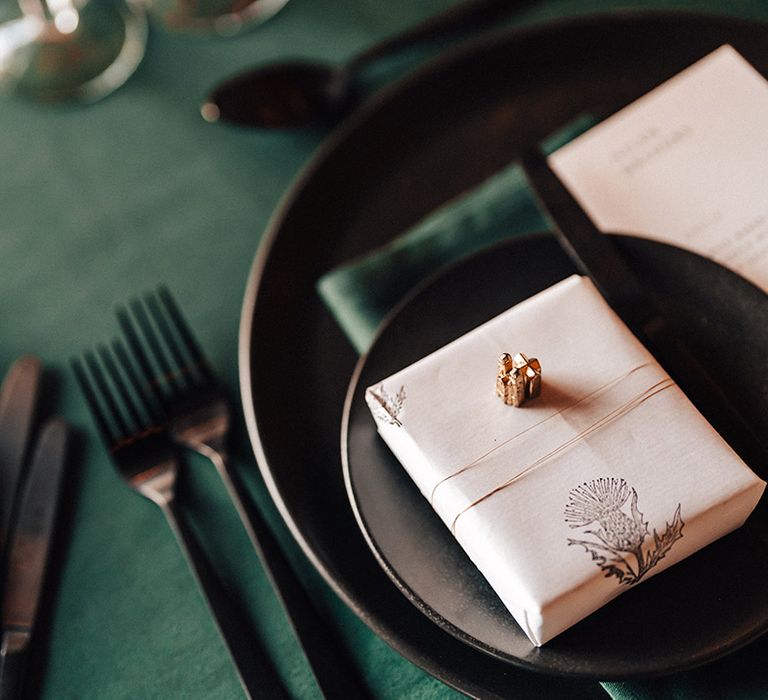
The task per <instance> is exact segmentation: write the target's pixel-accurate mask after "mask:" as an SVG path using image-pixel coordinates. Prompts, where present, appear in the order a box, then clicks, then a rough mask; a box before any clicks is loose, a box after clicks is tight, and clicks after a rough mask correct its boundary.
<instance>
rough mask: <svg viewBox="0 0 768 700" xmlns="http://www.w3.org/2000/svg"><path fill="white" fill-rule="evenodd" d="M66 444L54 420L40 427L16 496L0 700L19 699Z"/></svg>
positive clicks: (62, 426)
mask: <svg viewBox="0 0 768 700" xmlns="http://www.w3.org/2000/svg"><path fill="white" fill-rule="evenodd" d="M68 440H69V426H68V425H67V424H66V423H65V422H64V421H63V420H61V419H60V418H52V419H50V420H48V421H47V422H46V423H45V425H43V427H42V428H41V430H40V437H39V438H38V440H37V444H36V446H35V451H34V455H33V457H32V460H31V463H30V466H29V470H28V474H27V476H26V479H25V480H24V484H23V486H22V488H21V490H20V494H19V498H18V504H17V507H16V517H15V520H14V525H13V530H12V532H11V536H10V538H9V540H8V552H7V555H6V557H5V561H6V568H5V576H4V579H3V598H2V642H0V700H16V698H19V697H22V686H23V683H24V675H25V671H26V665H27V664H26V662H27V652H28V650H29V643H30V639H31V637H32V633H33V631H34V627H35V619H36V617H37V611H38V607H39V603H40V598H41V595H42V592H43V583H44V580H45V573H46V570H47V564H48V554H49V550H50V544H51V539H52V537H53V534H54V525H55V523H56V512H57V510H58V504H59V500H60V499H59V496H60V492H61V486H62V484H63V480H64V468H65V465H66V457H67V443H68Z"/></svg>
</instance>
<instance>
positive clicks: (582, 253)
mask: <svg viewBox="0 0 768 700" xmlns="http://www.w3.org/2000/svg"><path fill="white" fill-rule="evenodd" d="M522 165H523V170H524V171H525V173H526V175H527V177H528V181H529V183H530V185H531V187H532V189H533V192H534V195H535V196H536V198H537V200H538V202H539V205H540V207H541V209H542V211H544V212H545V213H546V214H548V218H549V220H550V221H551V223H552V232H553V233H554V235H555V237H556V238H557V240H558V242H559V243H560V246H561V247H562V248H563V250H564V251H565V252H566V254H567V255H568V256H569V257H570V258H571V260H572V261H573V263H574V264H575V265H576V268H577V270H579V272H581V273H582V274H586V275H588V276H589V277H590V278H591V279H592V281H593V282H594V283H595V286H596V287H597V288H598V290H599V291H600V293H601V294H602V295H603V297H604V298H605V300H606V301H607V302H608V304H609V305H610V306H611V307H612V308H613V310H614V311H615V312H616V313H617V314H618V315H619V317H620V318H621V319H622V321H624V323H626V324H627V326H629V328H630V330H631V331H632V332H633V333H634V334H635V335H636V336H637V338H638V339H639V340H640V342H642V343H643V344H644V345H645V346H646V347H647V348H648V350H649V351H650V352H651V354H652V355H653V356H654V357H655V358H656V360H657V361H658V362H659V364H661V366H662V367H663V368H664V369H665V370H666V371H667V372H668V373H669V375H670V376H671V377H672V379H674V380H675V382H677V384H678V385H680V387H681V388H682V389H683V391H685V392H686V394H688V398H689V399H691V401H692V402H693V404H694V405H695V406H696V407H697V408H698V409H699V411H700V412H701V413H702V414H703V415H704V417H705V418H706V419H707V420H708V421H709V422H710V423H713V424H715V425H717V426H718V430H719V432H720V434H721V435H722V437H723V438H724V439H725V440H726V442H728V443H729V444H731V446H732V447H733V448H734V449H735V450H736V451H737V452H738V453H739V454H740V456H741V457H742V459H744V461H746V462H747V463H748V464H749V465H750V466H752V468H753V469H755V470H756V471H760V472H762V473H763V474H765V471H766V470H768V448H766V446H765V444H764V442H763V440H762V439H761V438H760V437H759V436H758V435H757V434H756V433H755V432H754V431H753V430H752V428H751V427H750V426H749V425H748V423H747V422H746V421H745V420H744V418H743V417H742V416H741V414H740V413H739V412H738V410H737V409H736V408H735V406H734V405H733V403H732V402H731V400H730V399H729V398H728V397H727V396H726V395H725V394H724V393H723V391H722V389H721V388H720V386H719V385H718V384H717V383H716V382H715V381H714V380H713V379H712V377H711V376H710V374H709V373H708V372H707V371H706V369H705V368H704V366H703V365H702V363H701V362H700V361H699V360H698V358H696V357H695V356H694V355H693V354H692V353H691V351H690V350H689V349H688V347H687V346H686V344H685V343H684V342H683V340H682V339H681V338H680V336H679V335H678V334H677V332H675V330H674V328H673V327H672V326H671V325H670V324H669V322H668V321H667V318H666V317H665V315H664V312H663V310H662V309H661V308H660V307H659V305H658V304H657V303H656V301H655V299H654V298H653V297H651V296H650V294H648V293H647V291H646V290H645V289H644V287H643V285H642V284H641V282H640V280H639V279H638V278H637V276H636V275H635V273H634V272H633V271H632V269H631V268H630V267H629V265H628V264H627V262H626V260H625V259H624V257H623V256H622V254H621V252H620V251H619V250H618V248H616V246H615V244H614V243H613V241H612V240H611V237H610V236H607V235H605V234H604V233H603V232H602V231H600V230H599V229H598V228H597V227H596V226H595V224H594V223H593V222H592V220H591V219H590V218H589V216H587V214H586V212H585V211H584V210H583V209H582V208H581V206H580V205H579V203H578V202H577V201H576V199H575V198H574V197H573V195H572V194H571V193H570V192H569V191H568V189H567V188H566V187H565V185H564V184H563V183H562V182H561V181H560V179H559V178H558V177H557V175H556V174H555V173H554V172H553V171H552V170H551V169H550V167H549V164H548V163H547V161H546V158H545V156H544V155H543V154H542V153H541V152H539V151H533V150H532V151H528V152H526V153H525V154H524V155H523V158H522Z"/></svg>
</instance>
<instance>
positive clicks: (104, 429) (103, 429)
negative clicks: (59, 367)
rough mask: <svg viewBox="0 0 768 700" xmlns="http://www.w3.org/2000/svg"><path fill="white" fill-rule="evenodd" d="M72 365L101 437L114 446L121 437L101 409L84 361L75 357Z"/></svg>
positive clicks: (71, 362) (71, 361) (110, 445)
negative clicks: (83, 363)
mask: <svg viewBox="0 0 768 700" xmlns="http://www.w3.org/2000/svg"><path fill="white" fill-rule="evenodd" d="M70 365H71V366H72V370H73V371H74V373H75V378H76V379H77V383H78V385H79V386H80V391H82V392H83V396H85V402H86V403H87V404H88V408H89V409H90V411H91V415H92V416H93V419H94V421H95V422H96V427H97V428H98V429H99V432H100V433H101V439H102V440H103V441H104V442H105V443H106V444H107V445H108V446H109V447H112V446H113V445H115V443H117V441H118V440H119V437H118V436H117V435H116V434H115V433H114V431H113V430H112V428H111V427H110V425H109V423H108V422H107V419H106V416H105V415H104V412H103V411H102V410H101V406H100V405H99V401H98V399H97V398H96V393H95V392H94V390H93V386H92V384H91V381H90V380H89V379H88V375H87V374H86V373H85V369H84V367H83V365H82V363H81V362H80V360H78V359H77V358H73V359H72V360H70Z"/></svg>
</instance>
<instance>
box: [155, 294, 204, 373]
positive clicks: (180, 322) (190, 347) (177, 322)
mask: <svg viewBox="0 0 768 700" xmlns="http://www.w3.org/2000/svg"><path fill="white" fill-rule="evenodd" d="M157 294H158V296H159V297H160V299H161V300H162V302H163V304H164V306H165V309H166V311H167V312H168V316H170V318H171V321H173V325H174V327H175V328H176V331H177V333H178V334H179V337H180V338H181V340H182V343H183V344H184V346H185V347H186V350H187V352H188V353H189V355H190V357H191V358H192V361H193V363H194V365H195V367H197V369H198V371H199V372H200V374H201V375H202V376H203V378H204V379H205V380H206V381H209V382H212V381H213V372H212V371H211V368H210V366H209V365H208V360H207V359H206V357H205V355H203V353H202V351H201V350H200V346H199V345H198V344H197V341H196V340H195V337H194V335H193V334H192V331H191V330H190V328H189V326H188V325H187V323H186V321H185V320H184V317H183V316H182V315H181V311H180V310H179V307H178V306H177V305H176V302H175V301H174V299H173V296H172V295H171V292H170V290H169V289H168V287H166V286H165V285H161V286H160V287H159V288H158V290H157Z"/></svg>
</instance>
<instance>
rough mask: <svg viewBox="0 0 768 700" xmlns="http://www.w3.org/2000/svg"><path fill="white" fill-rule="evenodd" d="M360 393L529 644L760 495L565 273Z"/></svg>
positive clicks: (715, 531)
mask: <svg viewBox="0 0 768 700" xmlns="http://www.w3.org/2000/svg"><path fill="white" fill-rule="evenodd" d="M518 353H521V354H522V356H521V357H516V355H517V354H518ZM507 356H509V357H507ZM529 358H530V359H529ZM533 358H537V359H533ZM497 363H498V364H497ZM505 371H506V372H507V374H508V375H513V374H514V377H512V376H508V377H507V379H508V380H509V381H508V382H507V383H506V384H503V383H501V384H500V382H501V378H502V374H503V373H504V372H505ZM505 381H506V380H505ZM517 382H520V383H519V384H518V383H517ZM510 387H511V388H510ZM510 392H512V393H510ZM526 392H527V393H526ZM513 394H514V396H515V397H516V398H517V399H518V400H517V401H514V400H513V398H512V395H513ZM505 397H507V398H505ZM507 399H509V400H507ZM366 400H367V402H368V405H369V407H370V409H371V412H372V414H373V416H374V419H375V420H376V423H377V428H378V431H379V433H380V435H381V437H382V438H383V439H384V440H385V441H386V443H387V444H388V445H389V447H390V449H391V450H392V451H393V452H394V453H395V455H396V456H397V457H398V459H399V460H400V462H401V463H402V465H403V466H404V467H405V469H406V470H407V472H408V473H409V475H410V476H411V478H412V479H413V481H414V482H415V484H416V485H417V487H418V488H419V489H420V491H421V493H422V494H423V495H424V497H425V498H427V499H428V501H429V502H430V504H431V505H432V507H433V508H434V509H435V511H436V512H437V513H438V515H439V516H440V518H441V519H442V520H443V522H444V523H445V525H446V526H447V527H448V528H450V530H451V532H452V533H453V534H454V536H455V537H456V539H457V541H458V542H459V544H460V545H461V546H462V547H463V548H464V550H465V551H466V552H467V554H468V555H469V557H470V558H471V559H472V561H473V562H474V563H475V565H476V566H477V567H478V569H479V570H480V571H481V572H482V574H483V575H484V576H485V577H486V579H487V580H488V582H489V583H490V585H491V586H492V587H493V588H494V590H495V591H496V593H497V594H498V595H499V597H500V598H501V600H502V601H503V603H504V604H505V606H506V607H507V608H508V609H509V611H510V613H511V614H512V615H513V616H514V617H515V619H516V620H517V622H518V623H519V624H520V626H521V627H522V628H523V630H525V632H526V634H527V635H528V637H529V638H530V640H531V642H532V643H533V644H535V645H537V646H539V645H541V644H543V643H545V642H547V641H548V640H550V639H552V638H553V637H554V636H556V635H557V634H559V633H560V632H562V631H563V630H565V629H567V628H568V627H570V626H571V625H573V624H575V623H576V622H578V621H579V620H581V619H582V618H584V617H585V616H587V615H589V614H590V613H591V612H593V611H594V610H596V609H598V608H599V607H601V606H602V605H604V604H605V603H607V602H608V601H610V600H611V599H612V598H614V597H616V596H617V595H619V594H620V593H622V592H624V591H627V590H629V589H630V588H631V587H633V586H634V585H636V584H638V583H640V582H641V581H643V580H646V579H648V578H650V577H651V576H653V575H655V574H658V573H660V572H661V571H663V570H664V569H666V568H667V567H668V566H671V565H672V564H675V563H676V562H678V561H680V560H682V559H684V558H685V557H687V556H688V555H690V554H692V553H693V552H695V551H696V550H698V549H700V548H701V547H704V546H705V545H707V544H709V543H710V542H712V541H714V540H715V539H717V538H719V537H721V536H723V535H725V534H726V533H728V532H730V531H732V530H734V529H735V528H737V527H739V526H740V525H741V524H742V523H743V522H744V520H745V519H746V517H747V516H748V515H749V513H750V512H751V511H752V509H753V508H754V507H755V505H756V504H757V502H758V500H759V498H760V496H761V494H762V492H763V489H764V487H765V483H764V482H763V481H762V480H761V479H759V478H758V477H757V476H756V475H755V474H754V473H753V472H752V471H751V470H750V469H749V468H748V467H747V466H746V465H745V464H744V463H743V462H742V460H741V459H740V458H739V457H738V456H737V455H736V454H735V453H734V452H733V450H732V449H731V448H730V447H729V446H728V444H727V443H726V442H725V441H724V440H723V439H722V438H721V437H720V436H719V435H718V434H717V432H716V431H715V430H714V429H713V428H712V426H710V425H709V423H708V422H707V421H706V420H705V419H704V418H703V417H702V416H701V414H700V413H699V412H698V411H697V410H696V408H695V407H694V406H693V405H692V404H691V403H690V401H689V400H688V399H687V397H686V396H685V395H684V394H683V393H682V391H681V390H680V389H679V388H678V387H677V385H676V384H675V383H674V381H673V380H672V379H670V378H669V376H668V375H667V374H666V372H665V371H664V370H663V369H662V367H661V366H659V364H658V363H657V362H656V361H655V360H654V358H653V357H652V356H651V355H650V354H649V353H648V351H647V350H646V349H645V348H644V347H643V345H642V344H641V343H640V342H639V341H638V340H637V339H636V338H635V337H634V336H633V335H632V334H631V332H630V331H629V330H628V329H627V328H626V326H625V325H624V324H623V322H622V321H621V320H620V319H619V318H618V317H617V316H616V315H615V314H614V312H613V311H612V310H611V309H610V307H609V306H608V305H607V304H606V303H605V301H604V300H603V298H602V297H601V296H600V294H599V293H598V292H597V290H596V289H595V287H594V286H593V285H592V283H591V282H590V281H589V280H588V279H587V278H582V277H579V276H573V277H570V278H568V279H566V280H564V281H563V282H560V283H559V284H557V285H555V286H554V287H551V288H550V289H547V290H545V291H544V292H541V293H540V294H538V295H536V296H534V297H532V298H530V299H528V300H527V301H525V302H523V303H521V304H518V305H517V306H515V307H513V308H512V309H510V310H508V311H507V312H505V313H503V314H501V315H500V316H498V317H496V318H494V319H492V320H491V321H489V322H487V323H485V324H484V325H482V326H480V327H479V328H476V329H475V330H473V331H471V332H470V333H468V334H466V335H464V336H463V337H461V338H459V339H458V340H456V341H454V342H452V343H450V344H449V345H447V346H445V347H443V348H441V349H440V350H438V351H436V352H434V353H432V354H431V355H429V356H427V357H425V358H423V359H422V360H420V361H419V362H416V363H415V364H413V365H411V366H410V367H407V368H405V369H403V370H402V371H400V372H398V373H397V374H395V375H393V376H391V377H389V378H387V379H384V380H383V381H382V382H381V383H379V384H377V385H375V386H372V387H369V388H368V390H367V391H366Z"/></svg>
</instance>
